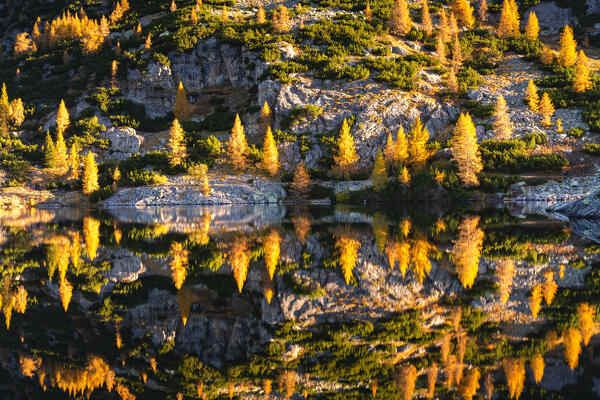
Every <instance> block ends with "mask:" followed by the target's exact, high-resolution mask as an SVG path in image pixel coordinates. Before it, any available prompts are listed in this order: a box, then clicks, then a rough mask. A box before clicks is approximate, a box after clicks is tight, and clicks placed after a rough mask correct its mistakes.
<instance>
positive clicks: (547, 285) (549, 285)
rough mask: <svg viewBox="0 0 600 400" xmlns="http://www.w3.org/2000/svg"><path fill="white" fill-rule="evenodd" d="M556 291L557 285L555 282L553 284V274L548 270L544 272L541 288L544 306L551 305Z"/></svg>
mask: <svg viewBox="0 0 600 400" xmlns="http://www.w3.org/2000/svg"><path fill="white" fill-rule="evenodd" d="M557 290H558V285H557V284H556V282H554V272H553V271H550V270H548V271H546V272H544V285H543V287H542V292H543V295H544V301H545V302H546V305H548V306H549V305H550V304H552V300H553V299H554V296H555V295H556V291H557Z"/></svg>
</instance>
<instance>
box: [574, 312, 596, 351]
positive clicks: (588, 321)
mask: <svg viewBox="0 0 600 400" xmlns="http://www.w3.org/2000/svg"><path fill="white" fill-rule="evenodd" d="M595 317H596V309H595V308H594V306H590V305H589V304H588V303H580V304H578V305H577V319H578V320H579V331H580V332H581V336H582V338H583V344H584V345H585V346H587V344H588V343H589V342H590V339H591V338H592V334H593V331H594V319H595Z"/></svg>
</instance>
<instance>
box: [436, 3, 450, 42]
mask: <svg viewBox="0 0 600 400" xmlns="http://www.w3.org/2000/svg"><path fill="white" fill-rule="evenodd" d="M438 36H439V37H441V38H442V40H443V41H444V43H448V42H449V41H450V39H452V34H451V32H450V25H449V22H448V14H446V10H445V9H444V8H443V7H442V9H441V11H440V25H439V31H438Z"/></svg>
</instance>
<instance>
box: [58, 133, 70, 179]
mask: <svg viewBox="0 0 600 400" xmlns="http://www.w3.org/2000/svg"><path fill="white" fill-rule="evenodd" d="M55 149H56V153H55V154H56V162H55V164H56V168H58V169H60V170H64V169H66V168H67V167H68V165H67V158H68V156H67V145H66V144H65V139H64V137H63V134H62V132H61V131H58V132H57V133H56V146H55Z"/></svg>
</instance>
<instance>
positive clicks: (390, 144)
mask: <svg viewBox="0 0 600 400" xmlns="http://www.w3.org/2000/svg"><path fill="white" fill-rule="evenodd" d="M395 153H396V142H395V141H394V136H392V134H391V133H388V135H387V139H386V141H385V148H384V150H383V157H384V159H385V164H386V165H387V166H388V167H393V166H394V160H395V157H394V156H395Z"/></svg>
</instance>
